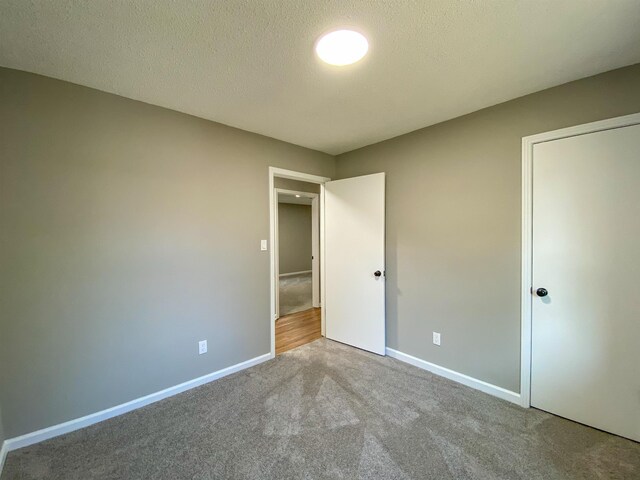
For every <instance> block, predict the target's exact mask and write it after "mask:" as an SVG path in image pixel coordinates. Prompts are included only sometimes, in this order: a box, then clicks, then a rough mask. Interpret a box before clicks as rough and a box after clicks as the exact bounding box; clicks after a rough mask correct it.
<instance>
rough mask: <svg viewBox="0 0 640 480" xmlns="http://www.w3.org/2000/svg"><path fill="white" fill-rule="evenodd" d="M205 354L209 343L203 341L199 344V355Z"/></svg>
mask: <svg viewBox="0 0 640 480" xmlns="http://www.w3.org/2000/svg"><path fill="white" fill-rule="evenodd" d="M203 353H207V341H206V340H201V341H200V342H198V354H199V355H202V354H203Z"/></svg>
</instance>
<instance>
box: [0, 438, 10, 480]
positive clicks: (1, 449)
mask: <svg viewBox="0 0 640 480" xmlns="http://www.w3.org/2000/svg"><path fill="white" fill-rule="evenodd" d="M7 453H9V451H8V447H7V441H6V440H5V441H4V442H2V446H0V477H1V476H2V467H4V459H5V458H7Z"/></svg>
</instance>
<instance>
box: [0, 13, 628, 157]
mask: <svg viewBox="0 0 640 480" xmlns="http://www.w3.org/2000/svg"><path fill="white" fill-rule="evenodd" d="M639 25H640V1H639V0H475V1H472V0H467V1H463V0H432V1H427V0H418V1H409V0H405V1H398V0H380V1H378V0H330V1H321V0H244V1H241V0H229V1H213V0H212V1H193V0H175V1H168V0H146V1H143V0H135V1H130V0H111V1H107V0H104V1H86V0H75V1H71V0H55V1H49V0H41V1H37V0H30V1H28V0H2V1H1V2H0V65H2V66H6V67H10V68H15V69H19V70H26V71H30V72H35V73H39V74H42V75H47V76H50V77H55V78H60V79H63V80H67V81H70V82H74V83H78V84H81V85H87V86H90V87H93V88H97V89H99V90H104V91H107V92H112V93H116V94H118V95H122V96H125V97H129V98H133V99H137V100H142V101H144V102H148V103H152V104H155V105H161V106H163V107H167V108H171V109H174V110H178V111H181V112H186V113H190V114H193V115H196V116H199V117H203V118H207V119H210V120H215V121H217V122H221V123H224V124H227V125H232V126H235V127H239V128H242V129H245V130H249V131H252V132H257V133H261V134H263V135H267V136H270V137H274V138H278V139H281V140H285V141H287V142H291V143H295V144H298V145H303V146H305V147H309V148H313V149H316V150H322V151H324V152H328V153H332V154H337V153H341V152H345V151H348V150H352V149H355V148H358V147H361V146H364V145H368V144H371V143H375V142H378V141H381V140H384V139H387V138H390V137H394V136H396V135H399V134H402V133H406V132H409V131H412V130H415V129H418V128H421V127H425V126H427V125H431V124H434V123H437V122H441V121H443V120H446V119H449V118H453V117H456V116H459V115H462V114H465V113H469V112H472V111H474V110H478V109H480V108H483V107H486V106H489V105H493V104H496V103H499V102H502V101H505V100H508V99H511V98H515V97H518V96H521V95H524V94H527V93H531V92H534V91H538V90H542V89H544V88H547V87H550V86H553V85H558V84H561V83H564V82H567V81H570V80H575V79H578V78H582V77H585V76H589V75H593V74H596V73H600V72H603V71H607V70H611V69H614V68H617V67H621V66H625V65H629V64H633V63H637V62H639V61H640V27H639ZM339 26H354V27H357V29H358V30H360V31H361V32H363V33H365V34H366V36H367V37H368V38H369V41H370V50H369V55H368V56H367V57H365V59H364V60H362V61H361V62H359V63H357V64H355V65H352V66H349V67H342V68H337V67H330V66H328V65H324V64H321V63H320V62H319V61H318V60H317V59H316V58H315V55H314V54H313V44H314V41H315V40H316V38H317V37H318V36H319V35H320V34H321V33H323V32H324V31H326V30H328V29H331V28H334V27H339Z"/></svg>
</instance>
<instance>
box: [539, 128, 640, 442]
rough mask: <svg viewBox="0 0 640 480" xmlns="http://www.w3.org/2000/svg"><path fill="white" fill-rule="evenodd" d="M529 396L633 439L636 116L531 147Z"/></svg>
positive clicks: (639, 388)
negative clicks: (619, 125)
mask: <svg viewBox="0 0 640 480" xmlns="http://www.w3.org/2000/svg"><path fill="white" fill-rule="evenodd" d="M532 294H533V295H534V301H533V318H532V322H533V323H532V369H531V405H532V406H534V407H537V408H540V409H542V410H546V411H549V412H551V413H554V414H557V415H561V416H563V417H566V418H569V419H572V420H575V421H578V422H581V423H584V424H587V425H591V426H593V427H596V428H599V429H602V430H605V431H608V432H611V433H615V434H618V435H621V436H624V437H628V438H631V439H634V440H637V441H640V125H634V126H629V127H624V128H617V129H612V130H606V131H601V132H597V133H591V134H587V135H579V136H574V137H569V138H565V139H561V140H554V141H549V142H546V143H539V144H536V145H535V146H534V151H533V292H532Z"/></svg>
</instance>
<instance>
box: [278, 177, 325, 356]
mask: <svg viewBox="0 0 640 480" xmlns="http://www.w3.org/2000/svg"><path fill="white" fill-rule="evenodd" d="M275 177H279V178H289V179H291V180H300V181H302V182H308V183H317V184H319V185H320V204H321V205H324V197H323V195H324V186H323V184H324V183H325V182H328V181H329V180H331V179H330V178H328V177H321V176H319V175H311V174H308V173H302V172H295V171H293V170H285V169H283V168H276V167H269V241H270V242H271V255H270V270H269V271H270V281H269V283H270V285H271V292H270V298H271V308H270V310H269V312H270V315H269V325H270V329H271V356H272V357H275V355H276V322H275V320H276V319H277V318H278V317H277V314H278V313H277V297H276V296H277V294H278V292H277V288H276V286H277V284H278V275H277V273H278V272H277V263H276V260H277V259H276V254H277V252H276V249H275V247H274V246H275V245H276V242H277V240H276V228H275V227H276V225H277V223H276V222H277V215H278V208H277V198H276V195H275V193H276V192H275V188H274V178H275ZM323 215H324V208H321V209H320V257H321V258H324V249H323V241H322V239H323V236H324V221H323ZM323 272H324V265H322V266H321V268H320V276H321V277H322V279H323V280H324V276H323ZM323 283H324V282H323ZM322 295H324V292H322ZM322 298H324V296H321V298H320V302H322ZM322 312H323V315H324V309H322ZM322 334H323V335H324V330H323V331H322Z"/></svg>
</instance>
